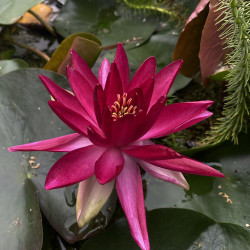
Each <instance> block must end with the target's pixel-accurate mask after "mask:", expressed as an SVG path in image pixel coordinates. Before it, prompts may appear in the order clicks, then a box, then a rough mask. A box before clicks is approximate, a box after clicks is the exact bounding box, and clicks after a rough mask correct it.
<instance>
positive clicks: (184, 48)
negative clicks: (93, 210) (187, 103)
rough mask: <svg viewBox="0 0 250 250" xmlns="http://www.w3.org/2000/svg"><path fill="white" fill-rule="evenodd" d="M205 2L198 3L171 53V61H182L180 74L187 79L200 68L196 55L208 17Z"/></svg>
mask: <svg viewBox="0 0 250 250" xmlns="http://www.w3.org/2000/svg"><path fill="white" fill-rule="evenodd" d="M207 2H209V1H208V0H206V1H205V2H204V1H200V4H198V6H197V8H196V10H195V11H194V12H193V14H192V15H191V16H190V18H189V19H188V21H187V23H186V25H185V27H184V29H183V30H182V32H181V34H180V37H179V39H178V42H177V44H176V47H175V50H174V53H173V60H178V59H183V65H182V67H181V70H180V72H181V73H182V74H183V75H184V76H187V77H192V76H193V75H194V74H195V73H196V72H197V71H198V70H199V67H200V60H199V57H198V54H199V50H200V41H201V34H202V30H203V28H204V24H205V22H206V19H207V15H208V6H206V4H207ZM201 3H202V5H201Z"/></svg>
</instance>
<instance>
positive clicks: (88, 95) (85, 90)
mask: <svg viewBox="0 0 250 250" xmlns="http://www.w3.org/2000/svg"><path fill="white" fill-rule="evenodd" d="M67 75H68V80H69V83H70V87H71V89H72V90H73V92H74V94H75V96H76V98H77V99H78V100H79V102H80V103H81V105H82V106H83V107H84V109H85V110H86V111H87V113H88V114H89V116H90V117H91V119H92V120H93V121H95V122H96V117H95V112H94V100H93V94H94V90H93V89H92V87H91V86H90V85H89V83H88V81H87V79H86V78H85V77H83V76H82V75H81V74H80V73H79V72H78V71H76V70H73V69H72V68H71V67H70V66H68V67H67Z"/></svg>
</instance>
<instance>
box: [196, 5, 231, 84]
mask: <svg viewBox="0 0 250 250" xmlns="http://www.w3.org/2000/svg"><path fill="white" fill-rule="evenodd" d="M216 3H217V0H216V1H215V0H211V1H210V4H209V13H208V17H207V21H206V23H205V26H204V28H203V31H202V36H201V43H200V53H199V58H200V66H201V75H202V81H203V84H204V85H207V84H208V78H209V76H210V75H212V74H213V73H214V72H215V70H216V69H217V67H218V65H219V63H220V61H221V60H222V58H223V56H224V55H225V53H226V52H225V49H224V47H225V46H226V45H224V44H223V43H224V40H222V39H221V38H220V37H219V35H220V34H221V33H222V32H223V31H224V30H225V29H226V27H224V28H223V29H222V30H220V31H218V29H219V28H220V25H221V24H219V25H216V24H215V23H216V22H217V21H216V20H217V17H218V16H219V15H220V14H221V12H222V11H215V9H216V7H214V5H215V4H216ZM221 18H223V17H221Z"/></svg>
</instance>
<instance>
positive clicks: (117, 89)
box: [9, 44, 224, 249]
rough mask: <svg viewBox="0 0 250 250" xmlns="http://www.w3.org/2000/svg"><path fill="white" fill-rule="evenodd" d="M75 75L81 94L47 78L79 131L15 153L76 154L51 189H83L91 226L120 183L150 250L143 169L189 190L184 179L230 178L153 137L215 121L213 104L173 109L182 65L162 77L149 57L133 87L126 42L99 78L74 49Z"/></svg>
mask: <svg viewBox="0 0 250 250" xmlns="http://www.w3.org/2000/svg"><path fill="white" fill-rule="evenodd" d="M71 53H72V63H71V66H68V68H67V75H68V80H69V84H70V87H71V89H72V91H73V94H71V93H69V92H68V91H66V90H64V89H62V88H61V87H59V86H58V85H57V84H55V83H54V82H53V81H51V80H50V79H49V78H47V77H45V76H42V75H41V76H40V79H41V80H42V82H43V84H44V85H45V87H46V88H47V90H48V91H49V93H50V94H51V96H52V97H53V99H54V101H49V105H50V107H51V109H52V110H53V111H54V112H55V113H56V115H57V116H58V117H59V118H60V119H61V120H62V121H63V122H64V123H66V124H67V125H68V126H69V127H70V128H72V129H73V130H74V131H75V132H76V133H73V134H69V135H65V136H61V137H58V138H53V139H49V140H44V141H39V142H33V143H29V144H25V145H20V146H14V147H11V148H9V151H53V152H68V153H67V154H66V155H64V156H63V157H62V158H61V159H59V160H58V161H57V162H56V163H55V164H54V166H52V168H51V169H50V171H49V173H48V175H47V178H46V181H45V188H46V189H54V188H60V187H66V186H69V185H72V184H75V183H78V182H79V183H80V184H79V188H78V194H77V204H76V210H77V213H76V214H77V220H78V224H79V226H83V225H85V224H86V223H87V222H88V221H89V220H90V219H91V218H93V217H94V216H95V215H97V214H98V212H99V211H100V209H101V208H102V206H103V205H104V204H105V202H106V201H107V199H108V198H109V196H110V194H111V192H112V190H113V187H114V185H115V186H116V190H117V194H118V197H119V200H120V203H121V206H122V208H123V210H124V212H125V215H126V217H127V220H128V223H129V226H130V230H131V234H132V236H133V238H134V240H135V241H136V243H137V244H138V245H139V247H140V248H141V249H150V246H149V239H148V233H147V226H146V218H145V207H144V198H143V189H142V181H141V175H140V170H139V165H140V166H141V167H142V168H143V169H144V170H145V171H147V172H148V173H149V174H151V175H152V176H155V177H156V178H159V179H162V180H165V181H168V182H172V183H173V184H176V185H179V186H181V187H183V188H185V189H188V188H189V186H188V183H187V182H186V180H185V178H184V176H183V175H182V173H189V174H198V175H206V176H217V177H224V176H223V174H221V173H220V172H218V171H217V170H215V169H213V168H211V167H209V166H207V165H205V164H203V163H201V162H198V161H196V160H193V159H190V158H188V157H186V156H183V155H181V154H179V153H177V152H175V151H174V150H173V149H171V148H168V147H166V146H163V145H155V144H154V143H153V142H151V141H150V140H149V139H150V138H157V137H162V136H167V135H169V134H171V133H175V132H178V131H180V130H182V129H185V128H187V127H189V126H191V125H193V124H195V123H197V122H199V121H202V120H204V119H206V118H207V117H209V116H210V115H211V112H209V111H207V108H208V107H209V106H210V105H211V104H212V102H211V101H199V102H186V103H178V104H171V105H167V106H166V105H165V104H166V99H167V97H166V96H167V93H168V91H169V89H170V87H171V85H172V84H173V81H174V79H175V77H176V75H177V73H178V71H179V69H180V67H181V64H182V60H179V61H176V62H173V63H171V64H170V65H168V66H166V67H165V68H164V69H162V70H161V71H160V72H159V73H157V74H156V62H155V58H154V57H150V58H148V59H147V60H146V61H145V62H144V63H143V64H142V65H141V67H140V68H139V69H138V70H137V72H136V73H135V75H134V77H133V78H132V80H131V81H129V65H128V60H127V56H126V53H125V51H124V49H123V46H122V45H121V44H118V47H117V51H116V56H115V59H114V62H113V63H111V65H110V64H109V62H108V60H107V59H104V60H103V62H102V64H101V67H100V69H99V72H98V79H97V78H96V77H95V75H94V74H93V73H92V71H91V70H90V68H89V67H88V65H87V64H86V63H85V62H84V61H83V59H82V58H80V57H79V55H78V54H77V53H76V52H74V51H72V52H71Z"/></svg>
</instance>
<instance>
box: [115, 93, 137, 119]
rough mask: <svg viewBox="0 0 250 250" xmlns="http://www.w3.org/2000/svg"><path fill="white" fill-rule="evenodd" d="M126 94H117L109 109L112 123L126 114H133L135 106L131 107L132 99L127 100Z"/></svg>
mask: <svg viewBox="0 0 250 250" xmlns="http://www.w3.org/2000/svg"><path fill="white" fill-rule="evenodd" d="M127 97H128V94H127V93H123V94H122V96H121V95H120V94H117V101H115V102H114V104H113V105H112V106H111V107H110V111H111V112H112V117H113V118H114V119H113V121H116V120H117V119H118V118H121V117H123V116H124V115H127V114H135V113H136V109H137V106H133V105H131V102H132V98H129V99H128V100H127Z"/></svg>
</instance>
